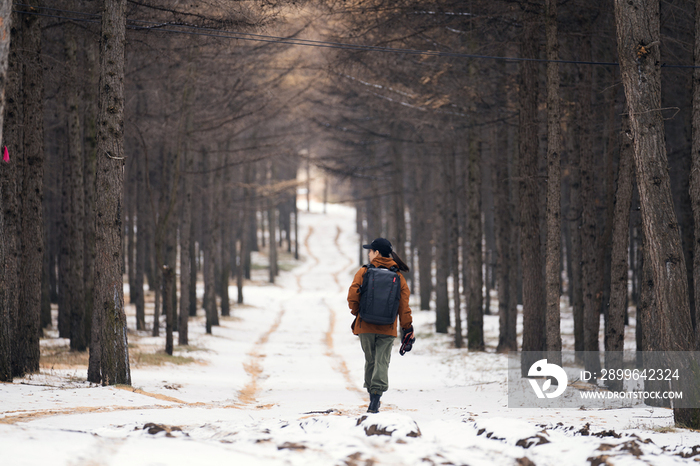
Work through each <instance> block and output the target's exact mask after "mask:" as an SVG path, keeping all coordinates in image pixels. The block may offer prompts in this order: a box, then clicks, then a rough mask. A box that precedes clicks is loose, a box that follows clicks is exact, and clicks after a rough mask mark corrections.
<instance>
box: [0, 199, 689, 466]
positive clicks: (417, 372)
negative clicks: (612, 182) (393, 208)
mask: <svg viewBox="0 0 700 466" xmlns="http://www.w3.org/2000/svg"><path fill="white" fill-rule="evenodd" d="M314 207H316V208H317V210H316V211H314V212H311V213H306V212H301V214H302V217H301V218H302V224H301V225H300V231H299V235H300V239H302V240H303V241H302V245H301V246H302V251H301V253H302V256H303V258H304V260H303V262H302V263H301V264H300V265H298V266H297V267H296V268H294V269H293V270H292V271H291V272H283V273H282V274H281V276H280V277H279V280H278V282H277V284H276V285H270V284H267V283H265V281H264V280H258V281H257V282H256V285H255V286H249V287H246V289H245V290H244V292H245V299H246V303H247V304H246V305H245V306H235V307H233V309H232V314H233V317H231V318H222V319H221V326H220V327H215V328H214V330H213V335H209V336H208V335H205V334H204V324H203V318H201V317H200V318H197V319H194V320H193V321H192V322H191V324H190V335H191V344H192V346H193V348H190V350H192V351H191V352H190V353H187V354H186V355H188V356H192V357H195V358H196V359H197V360H198V361H200V362H199V363H194V364H189V365H184V366H159V367H154V366H146V367H136V366H135V367H133V368H132V379H133V384H134V387H133V388H130V387H122V388H117V387H95V386H91V385H90V384H87V383H85V382H83V380H85V376H86V374H85V371H81V370H79V371H75V370H51V369H47V370H42V373H41V374H40V375H34V376H32V377H27V378H25V379H22V380H16V381H15V383H14V384H0V464H1V465H3V466H4V465H5V464H7V465H39V464H41V465H44V464H52V465H71V466H81V465H84V466H88V465H115V466H116V465H123V464H128V465H159V464H168V465H189V464H200V463H202V462H203V461H207V462H218V461H222V462H225V463H222V464H235V465H260V464H262V465H265V464H270V465H297V464H298V465H364V464H367V465H369V464H373V465H414V464H416V465H417V464H455V465H459V464H469V465H494V464H495V465H528V464H536V465H561V464H567V465H568V464H571V465H589V464H615V465H621V464H625V465H627V464H629V465H632V464H654V465H669V464H686V463H687V462H688V461H689V460H688V459H683V458H682V457H681V456H680V455H683V454H685V455H689V454H691V453H692V451H693V450H692V447H693V446H695V445H698V444H700V434H698V433H695V432H690V431H687V430H676V431H670V432H668V430H669V429H668V426H669V425H671V424H672V415H671V413H670V411H669V410H664V409H656V410H651V409H643V408H640V409H627V410H605V411H579V410H535V409H532V410H527V409H508V408H507V398H506V390H505V387H506V366H507V364H506V359H505V357H503V356H502V355H497V354H495V353H494V352H493V343H494V339H495V338H497V329H498V316H486V319H485V322H486V324H485V326H486V328H485V330H486V335H487V338H488V339H489V342H487V347H488V348H489V351H488V352H485V353H469V352H467V351H466V350H455V349H454V348H451V344H450V342H451V337H450V336H448V335H435V334H433V333H432V328H433V325H434V314H433V313H432V312H420V311H416V310H415V306H413V307H414V321H415V322H414V324H415V328H416V331H417V334H418V341H417V343H416V346H415V347H414V350H413V351H412V352H411V353H409V354H408V355H406V356H404V357H400V356H399V355H398V351H397V348H394V352H393V355H392V363H391V368H390V390H389V391H388V392H387V393H386V394H385V396H384V398H383V400H382V412H381V413H379V414H378V415H372V416H370V417H369V418H368V419H366V420H365V421H364V422H362V423H361V424H360V425H358V420H361V419H362V416H363V415H364V414H365V411H366V407H367V401H368V400H367V395H366V393H365V391H364V389H363V388H362V367H363V356H362V351H361V349H360V347H359V342H358V340H357V337H355V336H353V335H352V334H351V332H350V328H349V326H350V323H351V321H352V317H351V315H350V314H349V311H348V309H347V303H346V301H345V297H346V293H347V287H348V286H349V284H350V282H351V279H352V275H353V274H354V272H355V271H356V268H357V250H358V245H357V237H356V235H355V234H354V225H355V223H354V212H353V211H352V210H351V209H348V208H344V207H333V206H330V207H329V209H328V213H327V214H325V215H324V214H322V213H320V211H318V210H320V209H318V206H314ZM254 278H255V277H254ZM233 291H235V287H234V289H233ZM232 295H234V296H235V293H232ZM146 335H147V334H146V333H144V334H143V335H141V338H140V344H148V343H149V342H150V343H152V344H154V345H158V347H162V346H163V339H162V337H161V338H150V337H147V336H146ZM586 424H590V428H589V429H588V430H589V431H590V433H591V434H593V435H584V434H585V433H586V432H587V428H586V427H585V425H586ZM391 431H394V432H393V434H392V435H369V434H372V433H375V434H382V433H385V434H390V433H391ZM605 431H607V434H606V432H605ZM610 431H614V434H615V436H618V437H615V436H611V435H610V434H609V433H610ZM664 431H666V432H664ZM595 434H598V435H597V436H596V435H595ZM646 439H650V440H651V442H647V441H646ZM698 452H700V447H699V448H698ZM698 457H700V456H698ZM698 457H693V458H691V459H690V460H691V461H692V459H695V458H698Z"/></svg>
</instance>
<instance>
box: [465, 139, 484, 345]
mask: <svg viewBox="0 0 700 466" xmlns="http://www.w3.org/2000/svg"><path fill="white" fill-rule="evenodd" d="M464 162H465V163H468V165H469V170H468V173H467V178H466V179H465V182H466V183H467V195H466V199H465V200H466V201H467V204H468V206H467V209H466V214H467V215H468V220H467V231H466V232H465V235H464V239H465V240H466V241H465V242H464V243H463V244H462V247H463V248H467V249H468V250H469V251H468V254H467V257H468V258H469V260H468V264H467V270H468V277H467V283H468V287H469V288H468V290H465V293H467V346H468V348H469V349H470V350H476V351H483V350H484V295H483V284H484V279H483V278H484V276H483V272H482V265H483V260H482V257H481V240H482V238H483V228H482V225H481V150H480V144H478V143H477V142H476V141H475V137H474V134H471V137H470V141H469V154H468V160H464ZM460 197H461V196H460Z"/></svg>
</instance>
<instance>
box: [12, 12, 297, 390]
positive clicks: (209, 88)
mask: <svg viewBox="0 0 700 466" xmlns="http://www.w3.org/2000/svg"><path fill="white" fill-rule="evenodd" d="M278 14H279V8H277V7H276V6H275V5H272V4H266V5H257V4H253V5H231V4H230V2H218V1H213V2H206V3H201V4H198V5H192V6H188V7H186V8H182V9H178V8H176V7H173V6H172V5H169V4H167V2H165V3H164V2H126V1H124V0H119V1H117V0H114V1H113V0H107V1H105V2H74V1H68V0H66V1H65V2H59V4H52V5H42V4H40V3H39V2H34V3H33V4H32V5H31V6H24V7H21V8H20V7H17V11H16V12H15V13H14V14H12V16H11V19H12V22H10V21H9V19H10V15H9V14H8V15H6V16H4V17H3V18H7V19H8V20H6V21H4V23H3V24H5V25H9V24H12V40H11V42H10V41H8V43H7V44H6V45H9V46H10V49H9V50H10V53H9V72H8V80H7V81H8V85H7V86H6V95H7V100H8V104H7V106H6V111H5V124H4V128H5V134H4V138H3V141H4V144H5V145H6V146H7V147H8V151H9V154H10V155H11V157H10V161H9V162H6V163H3V164H2V166H1V167H0V168H2V171H1V175H2V182H3V184H2V195H3V201H2V206H3V211H2V216H1V217H0V229H1V231H0V234H1V235H2V236H3V237H5V238H7V241H5V242H4V243H3V246H4V247H3V249H2V251H0V253H1V254H0V262H1V263H2V264H3V265H4V267H3V269H2V275H1V277H0V278H1V279H2V286H1V287H0V290H1V291H0V293H2V296H1V297H2V304H1V306H0V311H1V312H0V329H2V333H1V334H0V356H1V357H0V368H2V370H0V380H12V378H13V377H18V376H22V375H24V374H25V373H30V372H35V371H38V369H39V338H40V336H41V335H42V328H44V327H47V326H50V325H52V324H56V325H57V329H58V334H59V336H60V337H63V338H68V339H70V347H71V349H72V350H74V351H86V350H87V349H88V348H89V349H90V358H89V361H90V366H89V370H88V380H90V381H92V382H96V383H100V382H101V383H103V384H116V383H126V384H129V383H130V369H129V357H128V343H127V339H128V337H127V321H126V316H125V312H124V308H125V302H124V292H123V286H122V284H123V278H122V277H123V276H124V274H126V275H127V277H128V284H129V294H128V299H130V301H131V302H132V303H133V304H134V305H135V308H136V320H135V328H133V329H129V331H136V330H138V331H146V330H148V331H150V332H152V334H153V335H158V334H159V333H160V332H161V331H162V330H163V329H165V330H166V351H167V352H169V353H170V354H172V351H173V331H178V340H179V341H178V343H179V344H180V345H186V344H187V343H188V317H189V316H194V315H196V314H197V311H198V310H199V309H203V311H204V314H205V315H206V328H207V331H208V332H211V328H212V326H215V325H218V318H219V315H223V316H227V315H230V302H231V300H232V297H230V296H229V287H228V284H229V283H230V281H231V280H232V279H235V281H236V283H237V284H238V287H237V288H238V296H237V297H236V299H237V301H238V302H239V303H242V302H243V284H244V280H245V279H246V278H250V274H251V259H250V258H251V252H252V251H257V250H259V249H260V247H261V246H262V247H266V248H267V249H268V251H269V254H270V264H271V267H270V276H269V280H270V281H271V282H274V280H275V276H276V275H277V273H278V267H277V262H278V257H279V251H280V250H282V248H284V247H286V249H287V251H288V252H289V253H294V254H296V255H298V252H297V245H296V244H295V240H296V234H295V227H296V203H295V202H294V199H295V192H296V172H297V168H298V165H299V164H300V163H301V160H302V159H301V158H300V157H299V156H298V155H297V150H296V149H295V148H292V147H290V146H289V145H286V144H285V141H287V140H288V138H289V137H292V138H295V137H296V138H298V137H299V136H298V134H296V129H295V128H294V127H293V126H292V125H291V124H290V121H292V120H293V119H294V118H295V117H296V116H297V115H295V110H294V104H295V102H296V101H297V100H298V94H299V91H298V89H296V88H294V87H293V86H291V85H290V70H293V69H295V67H297V63H296V58H295V57H294V56H289V55H288V54H287V55H285V54H284V52H285V51H286V50H288V47H284V46H275V45H273V44H271V45H265V44H263V45H261V44H251V43H246V42H243V43H242V44H237V46H235V47H234V46H233V45H232V39H231V38H228V37H225V36H221V35H219V36H218V37H217V34H216V33H217V31H222V30H226V29H227V28H229V29H230V28H234V27H235V28H240V29H243V30H250V29H253V28H260V27H264V26H265V25H266V24H271V23H272V22H273V21H275V19H276V17H277V16H278ZM164 26H166V27H167V28H166V32H162V29H161V28H163V27H164ZM201 31H203V32H201ZM192 32H194V33H195V35H192ZM127 34H128V36H127ZM212 36H214V37H212ZM30 45H31V47H30ZM261 88H262V89H265V90H266V91H265V92H260V89H261ZM285 112H286V113H285ZM280 114H283V115H285V119H280V118H278V116H279V115H280ZM20 181H21V182H20ZM178 252H179V253H178ZM176 269H179V271H180V273H179V283H175V274H174V271H175V270H176ZM28 274H29V275H28ZM198 274H201V275H200V276H201V277H203V280H204V285H205V293H204V299H203V300H200V301H198V300H197V296H196V280H197V275H198ZM146 286H147V287H149V288H150V289H151V290H152V291H154V292H155V305H154V311H153V314H152V321H150V319H149V321H150V322H149V324H150V325H149V328H147V319H146V304H145V299H144V291H145V287H146ZM178 290H179V292H178ZM217 297H218V298H219V299H218V301H217ZM25 300H28V301H25ZM29 301H31V303H29ZM25 302H27V303H28V304H25ZM52 303H56V304H57V305H58V318H57V321H54V322H52V315H51V304H52ZM29 304H31V305H29ZM178 311H179V313H178ZM178 315H179V317H178ZM161 316H164V317H165V319H163V318H162V317H161ZM151 322H152V323H151Z"/></svg>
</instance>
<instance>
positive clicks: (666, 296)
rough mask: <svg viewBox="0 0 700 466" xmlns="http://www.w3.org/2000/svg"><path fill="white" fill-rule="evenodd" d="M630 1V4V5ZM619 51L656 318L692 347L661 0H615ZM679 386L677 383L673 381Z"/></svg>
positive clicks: (669, 346)
mask: <svg viewBox="0 0 700 466" xmlns="http://www.w3.org/2000/svg"><path fill="white" fill-rule="evenodd" d="M630 3H631V4H630ZM615 18H616V24H617V43H618V55H619V60H620V70H621V74H622V83H623V85H624V88H625V96H626V97H627V106H628V110H629V115H630V127H631V129H632V136H633V137H634V161H635V166H636V174H637V185H638V187H639V199H640V203H641V207H642V224H643V228H644V237H645V240H646V244H647V245H648V247H647V248H646V251H648V253H649V255H648V259H649V260H650V263H651V271H652V277H653V282H654V289H655V292H656V293H655V294H656V299H657V301H658V303H657V304H658V308H659V312H658V314H659V319H658V320H657V321H656V322H655V328H657V329H658V330H659V332H660V334H661V336H662V342H663V348H661V349H663V350H666V351H690V350H692V349H694V347H695V346H694V338H693V337H694V335H693V329H692V322H691V317H690V304H689V301H688V281H687V276H686V267H685V258H684V257H683V249H682V245H681V238H680V231H679V227H678V222H677V220H676V215H675V212H674V210H673V199H672V197H671V184H670V179H669V175H668V159H667V156H666V146H665V135H664V121H663V116H662V115H661V110H660V109H661V53H660V33H659V3H658V2H654V1H652V0H636V1H633V2H628V1H627V0H615ZM679 372H680V376H681V379H680V381H679V386H678V387H673V388H674V389H676V388H680V389H683V390H684V391H685V390H688V393H692V392H693V390H694V389H696V388H697V387H694V386H693V385H694V382H693V380H694V379H695V380H697V379H696V377H697V376H698V374H695V373H694V371H693V370H691V369H690V368H686V370H682V369H681V370H679ZM674 385H675V384H674ZM673 414H674V419H675V421H676V423H677V424H679V425H682V426H684V427H689V428H696V429H697V428H698V427H700V409H682V408H674V413H673Z"/></svg>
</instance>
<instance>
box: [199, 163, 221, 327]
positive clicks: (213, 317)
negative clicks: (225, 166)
mask: <svg viewBox="0 0 700 466" xmlns="http://www.w3.org/2000/svg"><path fill="white" fill-rule="evenodd" d="M203 155H204V166H205V172H206V173H205V174H204V177H205V179H206V181H205V184H204V193H205V195H204V203H205V206H204V218H203V222H202V224H203V226H204V303H203V305H204V313H205V316H206V332H207V333H208V334H211V329H212V327H213V326H214V325H218V311H217V309H216V277H215V274H214V262H215V260H216V259H215V256H214V244H215V239H214V231H213V230H214V218H213V216H214V212H213V210H214V191H215V189H214V180H213V178H214V173H213V172H212V171H211V168H212V167H211V165H212V163H211V160H210V157H211V155H210V154H203Z"/></svg>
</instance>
